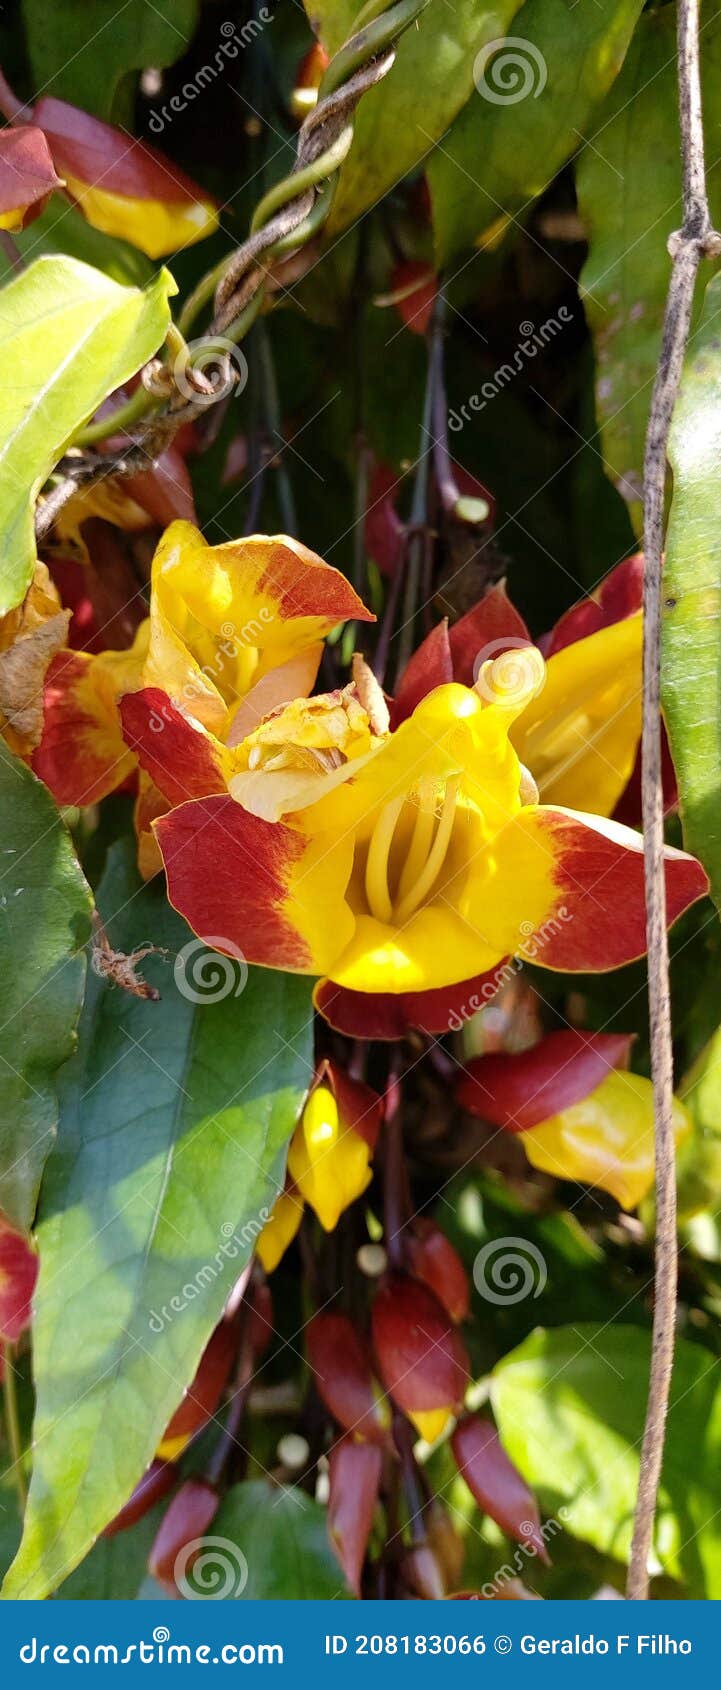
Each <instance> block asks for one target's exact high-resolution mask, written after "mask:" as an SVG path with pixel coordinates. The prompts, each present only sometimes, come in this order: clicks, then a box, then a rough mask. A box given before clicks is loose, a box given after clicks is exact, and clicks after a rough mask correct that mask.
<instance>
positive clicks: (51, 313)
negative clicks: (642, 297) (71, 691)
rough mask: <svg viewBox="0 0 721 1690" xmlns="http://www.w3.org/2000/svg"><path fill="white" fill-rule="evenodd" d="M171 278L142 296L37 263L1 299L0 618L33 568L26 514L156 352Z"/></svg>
mask: <svg viewBox="0 0 721 1690" xmlns="http://www.w3.org/2000/svg"><path fill="white" fill-rule="evenodd" d="M173 291H174V284H173V280H172V277H171V276H170V274H169V272H168V271H167V270H161V271H160V272H159V274H158V276H157V277H156V280H155V281H154V282H152V283H151V285H150V286H149V287H148V288H147V290H146V291H145V292H141V290H140V289H139V288H134V287H121V286H119V284H118V283H117V282H114V281H111V280H110V278H109V277H108V276H105V275H103V274H102V273H101V271H100V270H93V269H91V268H90V266H89V265H88V264H80V263H79V262H78V261H77V260H76V259H74V258H61V257H57V258H52V257H46V258H38V259H37V260H36V262H35V263H34V264H31V265H30V266H29V268H28V269H27V270H24V271H23V272H22V274H20V275H18V276H17V277H16V278H15V279H14V280H13V281H11V282H9V283H8V285H7V287H5V288H4V289H3V292H2V322H1V325H0V348H1V350H2V357H3V362H4V364H5V365H6V367H7V368H12V371H13V380H12V383H9V384H7V385H6V387H5V391H4V399H3V407H2V418H1V419H0V545H1V548H2V555H1V558H0V614H2V613H3V612H5V611H7V610H11V609H12V608H13V606H14V605H16V604H19V603H20V600H21V598H22V597H23V594H24V593H25V590H26V588H27V586H28V584H29V581H30V577H31V575H32V572H33V567H34V563H35V557H36V552H35V538H34V533H33V507H34V501H35V497H36V495H37V493H38V492H39V490H40V488H41V487H42V485H43V482H44V481H46V480H47V477H48V475H49V474H50V471H51V470H52V469H53V468H54V466H55V464H56V463H57V462H58V460H59V458H60V457H61V456H62V453H63V451H64V449H65V447H66V446H67V444H68V441H69V440H70V439H71V438H72V436H73V434H74V433H75V432H76V430H77V429H78V428H79V427H80V426H81V424H82V423H83V422H85V421H86V420H87V418H88V417H89V416H91V414H92V412H93V411H95V410H96V409H97V407H98V405H100V404H101V403H102V401H103V399H105V398H106V397H107V395H108V394H109V393H112V392H113V390H114V389H115V388H116V387H120V386H121V385H122V383H123V382H124V381H127V379H128V377H129V376H131V375H133V374H134V373H135V371H136V370H138V369H139V368H140V365H141V364H143V363H145V361H146V359H148V358H149V357H150V356H151V355H152V353H153V352H155V351H157V348H158V346H159V345H160V344H161V342H162V341H163V339H164V337H165V332H166V329H167V326H168V322H169V318H170V313H169V308H168V295H169V294H170V293H172V292H173Z"/></svg>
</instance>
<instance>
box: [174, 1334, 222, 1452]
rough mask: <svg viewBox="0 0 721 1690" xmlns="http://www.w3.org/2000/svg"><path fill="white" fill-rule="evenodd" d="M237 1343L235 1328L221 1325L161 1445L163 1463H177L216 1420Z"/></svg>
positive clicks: (203, 1356)
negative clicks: (203, 1429)
mask: <svg viewBox="0 0 721 1690" xmlns="http://www.w3.org/2000/svg"><path fill="white" fill-rule="evenodd" d="M237 1343H238V1338H237V1333H236V1330H235V1327H234V1326H233V1325H231V1323H230V1322H229V1321H221V1323H220V1325H219V1326H216V1328H215V1331H214V1333H213V1336H212V1338H210V1340H209V1342H208V1343H207V1344H206V1347H205V1349H204V1351H203V1354H202V1356H201V1358H200V1362H199V1364H198V1371H197V1373H196V1375H195V1378H194V1379H193V1381H192V1384H190V1385H189V1386H188V1389H187V1391H186V1392H185V1395H184V1397H183V1400H182V1402H181V1404H180V1407H179V1408H176V1410H175V1413H174V1415H173V1418H172V1420H171V1421H170V1423H169V1425H168V1426H167V1427H166V1430H165V1435H164V1437H163V1439H162V1442H161V1443H160V1444H159V1445H158V1455H159V1456H160V1458H161V1459H162V1460H165V1461H175V1460H177V1458H178V1456H179V1455H180V1454H181V1453H182V1451H183V1450H184V1449H185V1446H186V1444H187V1443H188V1442H189V1440H190V1438H192V1436H193V1434H194V1433H195V1432H198V1431H199V1430H200V1427H201V1426H205V1425H206V1423H207V1421H208V1420H211V1419H212V1417H213V1415H214V1413H215V1410H216V1408H217V1406H218V1403H219V1402H220V1398H221V1394H222V1391H223V1387H224V1385H225V1383H226V1381H227V1378H228V1375H229V1373H230V1369H231V1367H232V1365H233V1360H234V1357H235V1353H236V1349H237Z"/></svg>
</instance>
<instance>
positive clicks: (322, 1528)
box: [191, 1479, 351, 1602]
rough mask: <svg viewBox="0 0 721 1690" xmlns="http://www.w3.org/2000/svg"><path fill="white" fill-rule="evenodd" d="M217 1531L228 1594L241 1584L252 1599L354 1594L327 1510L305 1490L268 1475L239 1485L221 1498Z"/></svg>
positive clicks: (320, 1598) (241, 1593)
mask: <svg viewBox="0 0 721 1690" xmlns="http://www.w3.org/2000/svg"><path fill="white" fill-rule="evenodd" d="M212 1534H213V1536H212V1539H211V1542H212V1541H214V1542H215V1544H216V1545H217V1544H218V1539H219V1538H223V1539H225V1548H224V1549H223V1548H220V1549H216V1550H215V1552H214V1560H215V1561H216V1565H217V1569H218V1574H219V1575H221V1576H223V1578H224V1579H227V1583H228V1594H229V1595H232V1594H233V1592H234V1589H237V1591H238V1595H239V1596H242V1598H243V1599H244V1600H245V1601H248V1602H250V1601H253V1600H255V1601H263V1602H270V1601H272V1600H273V1599H276V1600H283V1601H285V1602H319V1601H324V1600H325V1601H332V1600H333V1598H334V1597H343V1598H344V1599H348V1598H349V1597H350V1595H351V1593H350V1591H349V1590H348V1588H347V1586H346V1582H345V1579H344V1577H343V1574H342V1572H341V1569H340V1566H339V1564H338V1562H337V1560H336V1557H335V1555H334V1553H333V1550H332V1549H331V1546H330V1542H329V1538H328V1531H327V1524H326V1513H325V1509H324V1508H321V1507H320V1505H319V1504H318V1503H317V1502H313V1501H312V1500H311V1498H310V1497H309V1496H306V1494H305V1492H304V1491H302V1490H296V1489H291V1488H290V1487H288V1486H282V1485H270V1484H267V1483H266V1481H265V1480H264V1479H250V1480H248V1482H247V1483H246V1484H243V1485H236V1486H235V1487H234V1489H233V1490H231V1491H229V1492H228V1495H227V1496H226V1498H225V1500H224V1502H223V1503H221V1506H220V1508H219V1510H218V1513H217V1514H216V1516H215V1519H214V1521H213V1526H212ZM234 1549H235V1550H239V1551H240V1557H242V1558H243V1559H240V1558H239V1557H238V1556H237V1555H234V1554H233V1550H234ZM201 1553H202V1552H201ZM244 1562H245V1564H246V1565H247V1582H246V1583H245V1584H243V1579H244V1577H245V1570H246V1566H245V1565H244ZM191 1583H192V1575H191ZM241 1586H242V1589H241Z"/></svg>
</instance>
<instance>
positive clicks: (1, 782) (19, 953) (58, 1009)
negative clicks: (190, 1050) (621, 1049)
mask: <svg viewBox="0 0 721 1690" xmlns="http://www.w3.org/2000/svg"><path fill="white" fill-rule="evenodd" d="M0 835H2V838H3V840H4V842H5V843H4V845H3V851H2V868H1V869H0V1209H2V1210H3V1211H4V1212H5V1214H6V1215H7V1216H8V1218H9V1220H11V1221H12V1222H13V1225H15V1226H17V1227H20V1228H22V1229H24V1230H26V1229H27V1228H29V1227H30V1226H31V1225H32V1220H33V1215H34V1213H35V1205H36V1203H37V1195H38V1187H39V1184H40V1176H41V1174H42V1171H43V1167H44V1164H45V1159H46V1157H47V1154H48V1151H49V1149H50V1146H51V1143H52V1140H53V1136H54V1133H55V1124H56V1121H57V1098H56V1094H55V1076H56V1071H57V1069H58V1068H59V1067H60V1065H61V1063H63V1062H65V1061H66V1060H67V1058H68V1057H69V1055H70V1053H71V1051H72V1048H73V1043H74V1039H75V1028H76V1025H77V1019H78V1016H79V1014H80V1009H81V1005H82V1001H83V985H84V981H85V957H84V956H83V947H84V945H85V944H86V943H87V940H88V937H89V934H90V910H91V898H90V892H89V890H88V887H87V886H86V883H85V881H84V879H83V876H82V874H81V872H80V868H79V867H78V863H77V860H76V857H75V853H74V851H73V847H72V842H71V840H70V837H69V835H68V833H67V830H66V828H65V827H64V825H63V823H62V821H61V819H60V816H59V815H58V812H57V809H56V807H55V805H54V803H53V801H52V798H51V797H50V794H49V793H48V792H47V791H46V788H45V787H44V786H42V785H41V783H40V781H38V780H36V779H35V776H34V775H32V774H31V773H30V771H29V769H26V767H25V765H24V763H20V762H18V761H17V759H16V758H14V757H11V755H10V752H9V751H8V750H7V748H6V746H5V745H4V744H3V743H2V741H0ZM10 841H12V843H10Z"/></svg>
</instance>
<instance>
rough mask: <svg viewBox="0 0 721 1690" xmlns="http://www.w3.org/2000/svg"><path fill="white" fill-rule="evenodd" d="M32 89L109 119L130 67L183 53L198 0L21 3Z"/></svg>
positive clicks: (158, 63)
mask: <svg viewBox="0 0 721 1690" xmlns="http://www.w3.org/2000/svg"><path fill="white" fill-rule="evenodd" d="M23 17H24V20H25V30H26V35H27V44H28V52H29V55H30V63H31V66H32V71H33V76H34V80H35V92H36V93H38V94H39V93H40V92H42V93H44V94H55V95H56V96H57V98H58V99H61V100H70V101H71V102H72V103H73V104H75V105H79V106H83V107H84V109H85V111H90V112H94V113H95V115H96V117H104V118H109V117H110V116H111V115H112V112H113V105H114V101H115V96H116V91H117V89H118V85H119V83H120V82H121V81H122V79H123V77H125V76H127V75H128V73H129V72H130V71H134V70H144V69H145V68H146V67H148V66H151V65H152V66H155V67H157V68H158V69H161V68H162V67H163V66H165V65H172V64H174V63H175V60H176V59H179V58H180V57H181V56H182V54H183V53H184V52H185V49H186V47H187V45H188V42H189V40H190V38H191V36H192V34H193V31H194V29H195V25H196V21H197V17H198V0H125V3H124V4H123V3H121V4H120V5H119V4H118V0H93V8H92V21H91V19H90V18H89V16H88V0H53V4H52V6H48V5H47V0H23Z"/></svg>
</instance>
